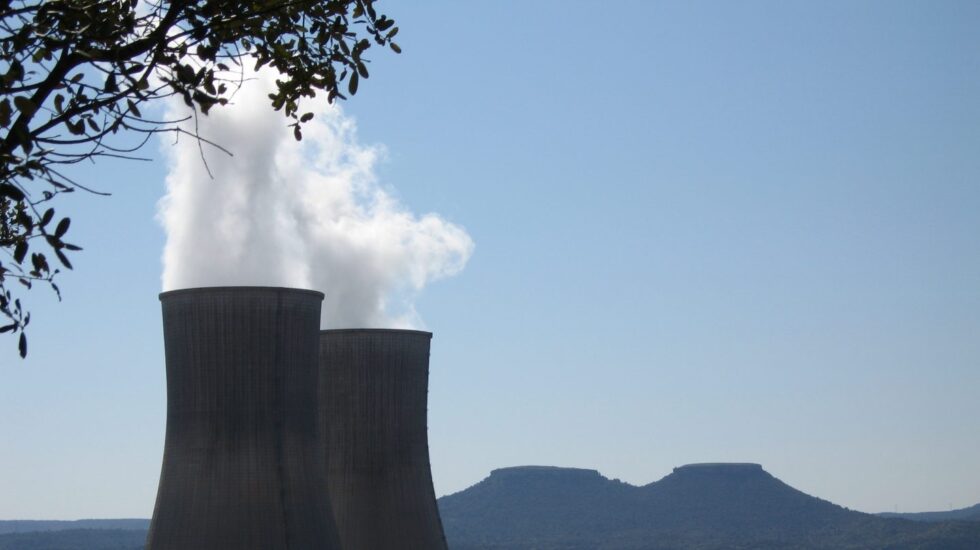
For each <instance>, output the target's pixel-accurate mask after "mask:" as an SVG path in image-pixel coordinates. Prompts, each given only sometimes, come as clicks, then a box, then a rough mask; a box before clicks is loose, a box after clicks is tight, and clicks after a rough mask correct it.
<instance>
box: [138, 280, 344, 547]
mask: <svg viewBox="0 0 980 550" xmlns="http://www.w3.org/2000/svg"><path fill="white" fill-rule="evenodd" d="M322 300H323V295H322V294H320V293H319V292H313V291H309V290H297V289H287V288H266V287H215V288H196V289H189V290H177V291H173V292H164V293H163V294H161V295H160V301H161V302H162V303H163V333H164V341H165V348H166V359H167V435H166V443H165V447H164V452H163V469H162V472H161V474H160V486H159V489H158V492H157V501H156V508H155V509H154V511H153V521H152V522H151V524H150V531H149V535H148V537H147V546H146V548H147V549H148V550H279V549H284V550H285V549H290V550H292V549H295V550H310V549H317V550H320V549H325V550H335V549H339V548H340V543H339V539H338V537H337V531H336V526H335V525H334V523H333V521H332V516H331V512H330V501H329V497H328V496H327V494H326V492H325V491H324V490H323V487H324V485H325V484H326V483H327V479H326V469H325V468H324V467H323V460H324V459H325V457H324V455H323V450H322V446H321V445H320V444H319V437H318V431H317V430H318V426H317V422H318V420H317V379H318V371H317V369H318V364H317V353H318V342H317V338H318V335H319V323H320V304H321V302H322Z"/></svg>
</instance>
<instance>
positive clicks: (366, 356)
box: [320, 329, 446, 550]
mask: <svg viewBox="0 0 980 550" xmlns="http://www.w3.org/2000/svg"><path fill="white" fill-rule="evenodd" d="M431 338H432V334H431V333H428V332H419V331H413V330H378V329H355V330H327V331H323V332H322V333H321V334H320V369H321V371H320V422H321V423H322V427H323V434H324V446H325V449H326V456H327V487H328V488H329V493H330V499H331V504H332V506H333V512H334V519H335V520H336V523H337V529H338V531H339V532H340V539H341V543H342V546H343V547H344V548H345V549H351V550H360V549H365V550H367V549H370V550H405V549H413V550H414V549H422V550H445V549H446V538H445V535H444V534H443V531H442V522H441V521H440V519H439V510H438V508H436V498H435V491H434V490H433V488H432V473H431V470H430V468H429V441H428V435H427V425H426V415H427V408H426V407H427V400H428V386H429V341H430V340H431Z"/></svg>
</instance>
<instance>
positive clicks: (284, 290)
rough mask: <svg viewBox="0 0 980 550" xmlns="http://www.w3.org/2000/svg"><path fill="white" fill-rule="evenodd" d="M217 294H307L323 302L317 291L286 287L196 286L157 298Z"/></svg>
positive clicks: (168, 291) (169, 292)
mask: <svg viewBox="0 0 980 550" xmlns="http://www.w3.org/2000/svg"><path fill="white" fill-rule="evenodd" d="M219 292H230V293H233V294H248V293H256V292H261V293H265V292H271V293H281V294H308V295H312V296H316V297H317V298H319V299H321V300H323V296H324V295H323V293H322V292H320V291H318V290H311V289H308V288H291V287H286V286H198V287H192V288H178V289H176V290H167V291H165V292H161V293H160V295H159V298H160V300H161V301H163V300H164V299H166V298H171V297H173V296H183V295H186V294H216V293H219Z"/></svg>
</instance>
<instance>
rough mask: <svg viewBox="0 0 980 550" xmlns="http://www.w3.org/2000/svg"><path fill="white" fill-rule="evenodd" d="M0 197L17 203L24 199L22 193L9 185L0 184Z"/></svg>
mask: <svg viewBox="0 0 980 550" xmlns="http://www.w3.org/2000/svg"><path fill="white" fill-rule="evenodd" d="M0 197H7V198H8V199H11V200H14V201H17V202H20V201H22V200H24V199H25V198H26V197H25V196H24V192H23V191H21V190H20V189H18V188H17V187H14V186H13V185H12V184H9V183H0Z"/></svg>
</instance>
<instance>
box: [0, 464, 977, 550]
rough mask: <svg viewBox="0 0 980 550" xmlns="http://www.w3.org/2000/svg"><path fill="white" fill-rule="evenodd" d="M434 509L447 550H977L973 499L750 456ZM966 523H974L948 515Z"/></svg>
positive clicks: (513, 486) (110, 535) (66, 538)
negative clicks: (642, 479) (836, 498)
mask: <svg viewBox="0 0 980 550" xmlns="http://www.w3.org/2000/svg"><path fill="white" fill-rule="evenodd" d="M439 507H440V510H441V512H442V520H443V525H444V526H445V530H446V535H447V538H448V540H449V544H450V548H451V549H452V550H478V549H479V550H490V549H493V550H524V549H528V550H530V549H532V548H533V549H536V550H558V549H562V550H576V549H577V550H586V549H589V550H591V549H597V550H641V549H642V550H666V549H671V550H693V549H698V550H722V549H744V550H749V549H752V550H755V549H760V550H777V549H787V550H789V549H799V550H815V549H826V550H830V549H853V550H857V549H865V548H888V549H890V550H976V549H980V516H978V515H975V514H974V513H980V504H978V505H977V506H973V507H970V508H964V509H962V510H953V511H951V512H926V513H922V514H899V515H898V516H900V517H897V518H889V517H881V516H882V515H872V514H864V513H861V512H855V511H852V510H848V509H846V508H843V507H841V506H838V505H836V504H833V503H831V502H827V501H825V500H821V499H819V498H815V497H812V496H809V495H807V494H805V493H803V492H801V491H798V490H796V489H794V488H792V487H790V486H789V485H787V484H785V483H783V482H782V481H780V480H779V479H777V478H775V477H774V476H772V475H771V474H769V473H768V472H766V471H765V470H764V469H763V467H762V466H761V465H759V464H754V463H701V464H688V465H685V466H679V467H677V468H674V469H673V471H672V472H671V473H670V474H669V475H667V476H665V477H664V478H663V479H661V480H659V481H656V482H653V483H650V484H648V485H644V486H639V487H638V486H634V485H630V484H627V483H624V482H622V481H619V480H611V479H608V478H606V477H604V476H603V475H602V474H600V473H599V472H598V471H597V470H591V469H582V468H561V467H555V466H517V467H511V468H500V469H496V470H493V471H492V472H491V473H490V475H489V476H488V477H487V478H486V479H484V480H482V481H480V482H479V483H477V484H476V485H473V486H472V487H470V488H468V489H466V490H464V491H460V492H458V493H455V494H453V495H448V496H445V497H443V498H441V499H439ZM908 516H914V517H912V518H908ZM953 516H955V517H953ZM970 518H974V519H977V520H978V521H975V522H970V521H947V520H948V519H957V520H964V519H970ZM910 519H913V520H915V521H910ZM148 527H149V520H147V519H113V520H91V519H89V520H77V521H46V520H14V521H0V550H35V549H37V550H54V549H57V550H139V549H142V546H143V541H144V540H145V537H146V529H147V528H148Z"/></svg>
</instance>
